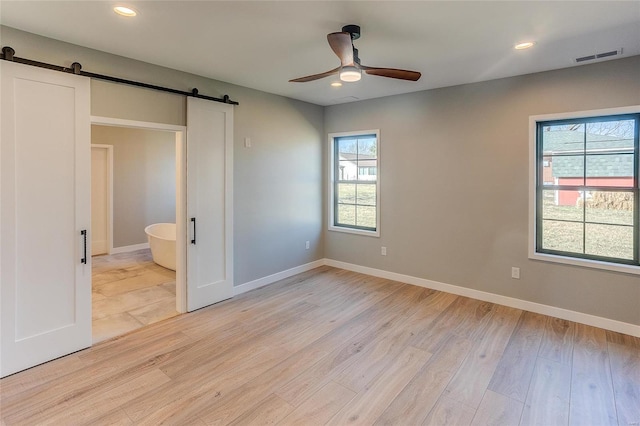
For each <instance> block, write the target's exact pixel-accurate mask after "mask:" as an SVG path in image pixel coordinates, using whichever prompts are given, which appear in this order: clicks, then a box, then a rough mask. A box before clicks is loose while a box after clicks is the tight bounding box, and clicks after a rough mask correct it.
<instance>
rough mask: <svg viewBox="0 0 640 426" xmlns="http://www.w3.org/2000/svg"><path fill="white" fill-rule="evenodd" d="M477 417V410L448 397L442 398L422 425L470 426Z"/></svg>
mask: <svg viewBox="0 0 640 426" xmlns="http://www.w3.org/2000/svg"><path fill="white" fill-rule="evenodd" d="M475 415H476V410H474V409H473V408H470V407H467V406H466V405H464V404H461V403H459V402H458V401H454V400H453V399H451V398H448V397H446V396H441V397H440V399H438V402H436V405H435V406H434V407H433V409H432V410H431V412H430V413H429V415H428V416H427V418H426V419H425V421H424V423H422V424H423V425H427V426H442V425H455V426H468V425H470V424H471V422H472V421H473V417H474V416H475Z"/></svg>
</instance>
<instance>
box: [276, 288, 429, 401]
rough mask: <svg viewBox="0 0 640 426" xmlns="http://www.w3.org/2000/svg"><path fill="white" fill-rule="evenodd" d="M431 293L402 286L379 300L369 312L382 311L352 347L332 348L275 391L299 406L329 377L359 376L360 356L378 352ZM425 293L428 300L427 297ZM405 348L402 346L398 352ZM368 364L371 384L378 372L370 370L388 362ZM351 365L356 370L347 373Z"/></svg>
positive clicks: (329, 378) (352, 343)
mask: <svg viewBox="0 0 640 426" xmlns="http://www.w3.org/2000/svg"><path fill="white" fill-rule="evenodd" d="M430 294H431V292H430V291H428V290H426V289H422V288H420V287H413V288H407V289H403V291H402V292H399V294H398V295H395V297H393V298H389V299H385V300H383V301H381V302H379V303H376V304H375V305H373V306H372V307H371V308H370V309H369V313H370V314H374V313H376V312H379V313H378V314H377V315H375V322H373V323H371V327H370V328H369V331H368V332H367V333H363V334H362V335H359V336H358V339H356V340H353V341H352V342H351V343H350V345H349V346H344V347H343V349H341V350H336V351H333V352H332V353H331V354H329V355H328V356H326V357H325V358H323V359H322V360H320V361H319V362H318V363H317V364H315V365H313V366H312V367H311V368H309V369H308V370H307V371H304V372H301V374H299V375H298V376H297V377H295V378H294V379H293V380H291V381H289V382H288V383H286V384H285V385H284V386H282V387H281V388H279V389H278V390H277V391H276V393H278V395H280V396H281V397H283V398H284V399H285V400H287V401H288V402H289V403H291V404H293V405H294V406H298V405H299V404H300V403H301V402H302V401H304V400H306V399H307V398H309V397H310V396H311V395H312V394H314V393H316V392H317V391H318V390H319V389H320V388H322V387H324V386H325V385H326V384H327V383H328V382H329V381H330V380H340V377H339V376H338V375H339V374H342V375H343V377H344V376H346V375H348V374H354V375H357V374H358V371H359V370H358V368H357V367H354V366H355V365H356V364H359V363H360V364H365V363H366V362H365V361H363V360H361V359H360V358H361V357H363V356H369V355H370V353H371V352H372V351H375V349H376V347H377V346H378V345H380V344H381V341H383V340H384V339H386V338H387V336H389V334H390V333H393V330H395V329H397V328H400V327H401V324H402V323H404V322H405V321H406V320H407V318H406V316H405V314H408V315H410V314H411V313H412V312H414V310H415V309H417V306H419V303H420V302H422V301H425V302H426V300H428V296H429V295H430ZM425 295H426V297H427V299H425ZM405 340H406V339H405ZM385 347H387V346H385ZM402 348H403V347H402V346H400V347H399V348H398V352H399V351H400V350H402ZM380 350H384V349H380ZM366 365H368V366H371V367H372V368H371V371H368V372H367V376H366V378H365V377H361V378H360V381H367V383H368V381H370V380H371V379H373V377H375V375H377V373H375V374H374V376H370V375H369V373H371V372H373V371H374V370H375V371H378V372H379V371H380V368H382V367H384V365H385V364H384V360H383V361H382V365H380V364H377V365H373V364H371V362H368V363H366ZM351 367H353V368H354V370H352V371H351V372H348V369H349V368H351ZM347 387H349V386H347ZM354 387H355V386H354ZM352 390H356V391H358V390H359V389H353V388H352Z"/></svg>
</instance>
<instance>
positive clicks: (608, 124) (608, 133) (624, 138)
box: [587, 120, 635, 153]
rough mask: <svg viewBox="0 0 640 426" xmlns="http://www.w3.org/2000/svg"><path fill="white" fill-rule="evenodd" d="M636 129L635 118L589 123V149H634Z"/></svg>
mask: <svg viewBox="0 0 640 426" xmlns="http://www.w3.org/2000/svg"><path fill="white" fill-rule="evenodd" d="M634 131H635V122H634V121H633V120H616V121H596V122H593V123H587V151H588V152H591V153H595V152H621V151H622V152H624V151H628V150H633V135H634Z"/></svg>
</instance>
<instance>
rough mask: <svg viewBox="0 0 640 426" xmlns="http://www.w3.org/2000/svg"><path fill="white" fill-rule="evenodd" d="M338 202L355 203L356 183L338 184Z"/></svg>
mask: <svg viewBox="0 0 640 426" xmlns="http://www.w3.org/2000/svg"><path fill="white" fill-rule="evenodd" d="M337 192H338V203H341V204H355V203H356V185H355V184H354V183H339V184H338V191H337Z"/></svg>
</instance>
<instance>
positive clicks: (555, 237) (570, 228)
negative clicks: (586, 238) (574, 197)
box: [542, 220, 584, 253]
mask: <svg viewBox="0 0 640 426" xmlns="http://www.w3.org/2000/svg"><path fill="white" fill-rule="evenodd" d="M583 226H584V224H582V223H576V222H559V221H556V220H543V221H542V248H543V249H545V250H558V251H566V252H572V253H582V235H583V234H582V227H583Z"/></svg>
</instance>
